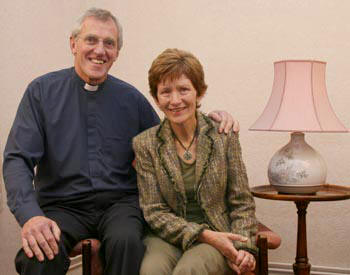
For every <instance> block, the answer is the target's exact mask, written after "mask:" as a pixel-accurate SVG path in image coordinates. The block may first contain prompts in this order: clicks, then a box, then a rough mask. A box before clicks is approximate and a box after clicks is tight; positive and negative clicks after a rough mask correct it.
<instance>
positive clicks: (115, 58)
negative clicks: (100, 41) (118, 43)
mask: <svg viewBox="0 0 350 275" xmlns="http://www.w3.org/2000/svg"><path fill="white" fill-rule="evenodd" d="M118 56H119V50H117V54H116V55H115V57H114V59H113V62H114V61H116V60H117V58H118Z"/></svg>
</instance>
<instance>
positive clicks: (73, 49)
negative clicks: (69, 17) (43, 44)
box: [69, 36, 77, 55]
mask: <svg viewBox="0 0 350 275" xmlns="http://www.w3.org/2000/svg"><path fill="white" fill-rule="evenodd" d="M69 44H70V50H71V52H72V54H73V55H76V53H77V43H76V41H75V38H74V37H73V36H71V37H70V38H69Z"/></svg>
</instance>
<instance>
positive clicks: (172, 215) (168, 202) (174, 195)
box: [133, 112, 257, 252]
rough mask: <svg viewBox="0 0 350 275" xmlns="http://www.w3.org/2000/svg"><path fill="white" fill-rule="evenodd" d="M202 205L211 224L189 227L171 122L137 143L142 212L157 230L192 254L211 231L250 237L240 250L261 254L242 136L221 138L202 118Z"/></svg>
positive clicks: (199, 196) (198, 174)
mask: <svg viewBox="0 0 350 275" xmlns="http://www.w3.org/2000/svg"><path fill="white" fill-rule="evenodd" d="M197 121H198V127H199V135H198V139H197V148H196V150H197V152H196V168H195V170H196V172H195V176H196V181H197V186H198V190H197V199H198V201H199V204H200V206H201V208H202V210H203V213H204V216H205V218H206V221H207V223H206V224H196V223H191V222H187V221H186V214H185V213H186V203H187V199H186V195H185V187H184V182H183V179H182V175H181V168H180V163H179V160H178V157H177V152H176V148H175V143H174V138H173V136H172V132H171V128H170V123H169V121H168V120H167V119H165V120H163V122H162V123H161V124H160V125H158V126H155V127H153V128H151V129H148V130H146V131H144V132H142V133H141V134H140V135H138V136H137V137H135V138H134V140H133V147H134V151H135V154H136V170H137V173H138V179H137V182H138V188H139V193H140V206H141V208H142V210H143V214H144V217H145V219H146V221H147V222H148V224H149V226H150V227H151V229H152V230H153V231H154V233H156V234H157V235H158V236H160V237H161V238H163V239H164V240H166V241H168V242H169V243H172V244H174V245H177V246H179V247H182V249H183V250H186V249H188V248H189V247H190V246H191V245H192V244H193V243H194V242H195V241H196V240H197V238H198V235H199V234H200V233H201V232H202V231H203V230H204V229H206V228H210V229H212V230H215V231H220V232H232V233H236V234H241V235H243V236H247V237H248V238H249V239H248V241H247V242H238V241H237V242H234V246H235V247H236V248H237V249H245V250H249V251H251V252H256V251H257V248H256V245H255V235H256V232H257V220H256V218H255V203H254V199H253V197H252V195H251V193H250V191H249V186H248V179H247V173H246V169H245V166H244V163H243V160H242V154H241V147H240V144H239V140H238V134H234V133H232V132H231V133H230V134H228V135H225V134H218V131H217V127H218V126H217V125H216V123H214V122H212V121H211V120H210V119H209V118H208V117H207V116H205V115H204V114H202V113H199V112H197Z"/></svg>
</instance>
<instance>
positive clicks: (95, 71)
mask: <svg viewBox="0 0 350 275" xmlns="http://www.w3.org/2000/svg"><path fill="white" fill-rule="evenodd" d="M117 37H118V29H117V27H116V25H115V23H114V22H113V20H112V19H108V20H107V21H101V20H98V19H96V18H94V17H87V18H86V19H85V20H84V22H83V24H82V28H81V31H80V33H79V35H78V36H77V37H76V38H73V37H71V38H70V46H71V50H72V53H73V55H74V57H75V58H74V67H75V71H76V72H77V74H78V75H79V76H80V77H81V78H82V79H83V80H84V81H85V82H87V83H89V84H91V85H97V84H100V83H102V82H103V81H104V80H105V79H106V77H107V74H108V71H109V69H110V68H111V66H112V64H113V62H114V61H115V60H116V59H117V57H118V38H117Z"/></svg>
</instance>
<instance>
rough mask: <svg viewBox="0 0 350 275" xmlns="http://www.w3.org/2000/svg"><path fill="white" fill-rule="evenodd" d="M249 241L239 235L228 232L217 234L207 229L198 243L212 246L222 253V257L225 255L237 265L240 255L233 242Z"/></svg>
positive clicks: (200, 236)
mask: <svg viewBox="0 0 350 275" xmlns="http://www.w3.org/2000/svg"><path fill="white" fill-rule="evenodd" d="M247 240H248V238H247V237H243V236H241V235H238V234H233V233H227V232H215V231H212V230H207V229H206V230H204V231H203V232H202V233H201V234H200V235H199V238H198V241H200V242H202V243H207V244H210V245H211V246H213V247H215V248H216V249H217V250H219V251H220V253H221V254H222V255H224V256H225V257H226V258H227V259H229V260H230V261H232V262H233V263H236V260H237V258H238V256H239V253H238V251H237V249H236V248H235V247H234V246H233V243H232V241H241V242H246V241H247ZM241 257H242V256H241ZM239 259H241V258H239ZM241 262H242V260H240V263H241Z"/></svg>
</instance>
